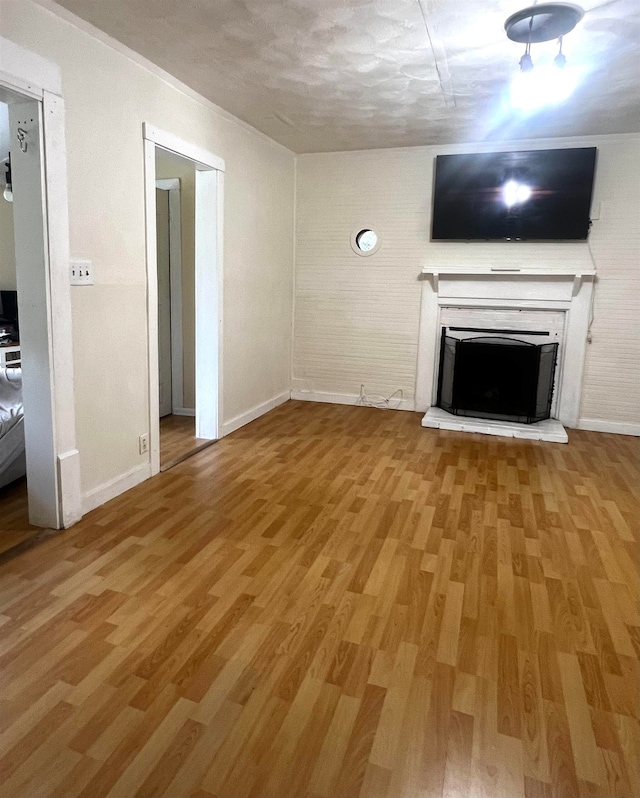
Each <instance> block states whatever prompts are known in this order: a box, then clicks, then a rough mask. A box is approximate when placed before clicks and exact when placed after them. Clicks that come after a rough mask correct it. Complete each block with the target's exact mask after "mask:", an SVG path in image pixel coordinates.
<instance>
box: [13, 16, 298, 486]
mask: <svg viewBox="0 0 640 798" xmlns="http://www.w3.org/2000/svg"><path fill="white" fill-rule="evenodd" d="M0 35H1V36H4V37H6V38H7V39H10V40H12V41H14V42H16V43H17V44H19V45H21V46H22V47H25V48H27V49H29V50H31V51H33V52H36V53H39V54H40V55H42V56H44V57H45V58H48V59H49V60H51V61H54V62H55V63H57V64H58V65H59V66H60V68H61V70H62V82H63V91H64V98H65V103H66V109H67V148H68V150H67V156H68V179H69V212H70V244H71V254H72V256H74V257H84V258H90V259H91V260H92V261H93V265H94V274H95V281H96V284H95V286H92V287H78V288H74V289H73V290H72V303H73V336H74V369H75V398H76V412H77V433H78V446H79V449H80V453H81V460H82V465H81V468H82V486H83V491H84V492H85V493H87V492H89V491H96V490H97V489H98V488H99V487H100V486H102V485H105V484H106V483H108V482H110V481H111V480H114V479H118V477H119V476H121V475H123V474H125V473H127V472H129V471H130V470H132V469H134V468H136V467H137V466H139V465H142V464H143V463H145V462H147V460H148V455H143V456H141V455H139V454H138V436H139V435H140V434H141V433H143V432H145V431H147V427H148V412H149V408H148V391H147V372H148V369H147V354H146V345H147V320H146V306H145V302H146V274H145V233H144V184H143V146H142V123H143V122H145V121H146V122H149V123H151V124H153V125H156V126H157V127H159V128H162V129H165V130H167V131H170V132H172V133H174V134H175V135H177V136H180V137H181V138H183V139H185V140H187V141H190V142H192V143H194V144H196V145H198V146H200V147H203V148H205V149H207V150H210V151H212V152H214V153H216V154H217V155H218V156H220V157H222V158H224V159H225V162H226V170H227V171H226V175H225V226H224V242H225V250H224V364H223V379H224V396H223V407H224V418H225V420H228V419H232V418H234V417H235V416H237V415H239V414H242V413H244V412H246V411H248V410H250V409H251V408H253V407H255V406H256V405H259V404H261V403H263V402H267V401H268V400H270V399H272V398H273V397H274V396H275V395H277V394H279V393H281V392H283V391H286V390H287V389H288V385H289V376H290V341H291V308H292V286H291V283H292V281H291V274H292V258H293V239H292V235H293V229H292V218H293V192H294V168H295V165H294V158H293V155H292V154H291V153H290V152H289V151H288V150H285V149H284V148H282V147H281V146H279V145H276V144H275V143H273V142H270V141H269V140H268V139H266V138H265V137H264V136H262V135H261V134H258V133H257V132H255V131H253V130H251V129H249V128H248V127H247V126H246V125H244V124H242V123H240V122H238V121H237V120H234V119H233V118H231V117H230V116H229V115H228V114H224V113H220V112H218V111H216V110H215V108H214V107H212V106H211V104H208V103H206V102H200V101H198V100H197V99H194V98H193V97H192V96H190V95H189V94H188V93H183V92H181V91H179V90H177V89H176V88H175V87H174V86H173V85H171V84H170V83H169V82H167V81H165V80H163V79H161V78H160V77H158V76H157V75H156V74H154V73H153V72H152V71H150V70H147V69H145V68H144V67H142V66H140V65H138V64H137V63H135V62H134V61H133V60H131V59H129V58H128V57H127V56H125V55H123V54H122V53H121V52H118V51H117V50H115V49H112V48H111V47H109V46H107V45H105V44H103V43H101V42H100V41H98V40H97V39H96V38H94V37H93V36H91V35H89V34H88V33H86V32H84V31H83V30H80V29H79V28H76V27H74V26H73V25H71V24H70V23H69V22H67V21H63V20H62V19H60V18H59V17H57V16H55V15H54V14H52V13H51V12H50V11H48V10H45V9H43V8H41V7H40V6H38V5H35V4H33V3H31V2H30V0H0Z"/></svg>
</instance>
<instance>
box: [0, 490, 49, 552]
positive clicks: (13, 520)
mask: <svg viewBox="0 0 640 798" xmlns="http://www.w3.org/2000/svg"><path fill="white" fill-rule="evenodd" d="M41 532H42V530H41V529H40V528H39V527H37V526H32V525H31V524H30V523H29V508H28V505H27V480H26V479H25V478H24V477H23V478H22V479H17V480H16V481H15V482H11V483H10V484H9V485H5V486H4V487H3V488H0V554H4V552H6V551H9V550H10V549H13V548H14V547H15V546H19V545H20V544H21V543H24V542H25V541H28V540H32V539H33V538H34V537H37V536H38V535H40V533H41Z"/></svg>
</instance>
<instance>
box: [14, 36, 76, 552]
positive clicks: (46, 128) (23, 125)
mask: <svg viewBox="0 0 640 798" xmlns="http://www.w3.org/2000/svg"><path fill="white" fill-rule="evenodd" d="M0 52H3V53H4V54H5V55H7V57H8V58H9V60H8V61H7V64H6V66H7V67H8V68H4V69H3V70H2V72H1V73H0V102H2V103H3V104H5V105H6V106H8V124H7V125H6V129H5V143H6V144H7V149H8V152H7V155H6V156H5V155H3V156H2V158H1V160H3V161H4V159H5V157H6V158H7V161H6V164H8V155H9V153H10V154H11V175H10V180H9V186H7V185H6V182H7V180H6V178H7V177H8V174H7V170H6V164H4V165H3V166H4V176H5V180H4V183H5V185H3V187H2V194H3V197H2V198H0V202H7V199H5V197H7V195H9V196H10V199H11V200H12V202H11V206H12V213H13V225H12V227H13V236H14V252H15V261H14V268H15V288H9V289H7V290H9V291H10V292H11V291H13V292H14V294H15V297H16V303H15V304H16V306H17V313H16V322H17V321H18V319H19V326H18V325H16V326H17V327H18V329H19V336H18V338H17V340H15V341H12V342H11V343H13V344H14V345H15V346H17V354H16V353H11V354H13V357H14V358H16V357H17V360H18V362H19V363H20V365H19V368H20V370H21V372H22V374H21V377H22V380H21V382H22V407H23V441H22V446H23V453H24V458H25V460H26V464H25V466H24V467H22V468H21V469H17V470H23V471H26V488H25V485H24V481H23V482H22V484H18V485H17V486H16V484H15V483H16V480H10V481H9V482H8V483H7V484H6V485H5V488H6V489H7V490H8V491H9V493H8V494H7V495H6V496H5V497H4V498H6V499H7V500H8V502H9V504H8V505H7V507H8V512H7V513H6V514H5V513H3V514H2V515H3V518H4V519H7V518H14V519H17V520H16V523H17V525H18V526H19V527H20V529H11V530H5V529H3V531H4V532H11V533H15V532H19V533H20V534H22V533H25V534H24V537H28V535H27V534H26V533H27V532H29V533H31V532H32V531H35V532H37V531H38V530H34V528H35V527H50V528H61V527H66V526H70V525H71V524H73V523H75V521H77V520H79V518H80V517H81V514H82V513H81V492H80V466H79V454H78V451H77V449H76V446H75V440H76V439H75V408H74V399H73V365H72V340H71V299H70V285H69V230H68V213H67V183H66V148H65V137H64V104H63V101H62V97H61V96H60V75H59V70H58V69H57V67H56V66H55V65H53V64H51V63H50V62H47V61H45V60H44V59H41V58H39V57H36V56H34V55H33V54H32V53H29V52H28V51H27V50H24V49H23V48H20V47H18V46H17V45H15V44H13V43H12V42H9V41H7V40H5V39H0ZM13 70H15V72H14V71H13ZM5 118H6V117H5ZM45 145H46V146H45ZM3 246H6V242H3ZM3 279H4V278H3ZM10 304H11V302H10V303H9V305H10ZM54 307H55V314H54V313H53V311H52V309H53V308H54ZM5 310H6V307H3V313H4V311H5ZM5 315H6V314H5ZM6 354H7V353H6V352H5V353H3V363H4V367H5V368H6V366H7V363H6V362H5V361H6V360H7V358H5V357H4V355H6ZM12 367H13V368H15V367H16V360H15V359H14V360H13V363H12ZM7 372H9V382H12V383H13V382H14V380H13V378H12V377H13V375H12V374H11V371H10V369H7V370H6V371H5V372H4V373H5V375H6V374H7ZM15 430H16V427H15V426H14V427H13V428H12V431H14V432H15ZM5 465H6V463H5ZM18 465H19V461H18V460H13V458H12V462H11V463H10V464H9V468H8V469H7V470H5V476H6V477H7V478H10V477H12V476H14V475H16V474H17V471H16V470H15V469H16V468H17V466H18ZM17 476H18V477H20V474H17ZM18 482H19V479H18ZM25 492H26V499H27V504H28V515H27V512H26V511H25V510H26V508H25V507H24V497H25ZM20 502H22V507H20V506H19V505H20ZM3 509H4V508H3ZM27 518H28V520H27ZM14 526H15V524H14ZM1 543H2V541H0V545H1ZM4 548H6V547H4Z"/></svg>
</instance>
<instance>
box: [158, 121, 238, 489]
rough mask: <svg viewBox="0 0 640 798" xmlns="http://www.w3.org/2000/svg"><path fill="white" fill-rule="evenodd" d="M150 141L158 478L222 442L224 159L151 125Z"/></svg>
mask: <svg viewBox="0 0 640 798" xmlns="http://www.w3.org/2000/svg"><path fill="white" fill-rule="evenodd" d="M144 137H145V184H146V217H147V273H148V291H149V304H148V308H149V401H150V405H149V407H150V420H149V429H150V445H151V466H152V473H157V472H158V471H159V470H162V471H164V470H166V469H167V468H170V467H172V466H173V465H176V464H177V463H178V462H182V461H183V460H184V459H186V458H187V457H190V456H191V455H192V454H194V453H195V452H197V451H200V450H201V449H202V448H204V447H205V446H208V445H210V444H211V443H213V442H214V441H215V440H217V438H218V431H219V421H220V413H221V374H220V371H221V369H220V364H221V347H222V340H221V326H222V312H221V307H222V304H221V293H222V191H223V169H224V163H223V162H222V161H220V159H217V158H216V156H213V155H212V154H210V153H206V152H204V151H201V150H198V149H197V148H195V147H192V146H191V145H189V144H188V143H186V142H183V141H181V140H178V139H176V138H175V137H173V136H172V135H171V134H165V133H163V132H162V131H158V130H157V129H155V128H150V126H147V125H145V126H144ZM192 154H193V155H194V156H195V157H190V156H191V155H192Z"/></svg>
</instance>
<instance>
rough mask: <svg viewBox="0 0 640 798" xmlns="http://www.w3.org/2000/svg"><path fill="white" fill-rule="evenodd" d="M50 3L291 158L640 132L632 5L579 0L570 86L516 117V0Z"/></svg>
mask: <svg viewBox="0 0 640 798" xmlns="http://www.w3.org/2000/svg"><path fill="white" fill-rule="evenodd" d="M58 4H59V5H61V6H63V7H64V8H66V9H68V10H69V11H72V12H74V13H75V14H77V15H78V16H79V17H81V18H83V19H84V20H86V21H88V22H90V23H92V24H93V25H95V26H96V27H98V28H100V29H101V30H103V31H104V32H106V33H108V34H109V35H110V36H112V37H113V38H115V39H117V40H119V41H120V42H122V43H123V44H126V45H128V46H129V47H131V48H132V49H133V50H136V51H137V52H138V53H140V54H142V55H143V56H145V57H146V58H148V59H149V60H150V61H152V62H154V63H155V64H157V65H158V66H160V67H162V68H163V69H165V70H167V71H168V72H170V73H171V74H173V75H175V76H176V77H177V78H179V79H180V80H181V81H183V82H184V83H186V84H187V85H188V86H190V87H191V88H193V89H195V90H196V91H198V92H200V93H201V94H203V95H204V96H205V97H207V98H209V99H210V100H212V101H213V102H215V103H217V104H218V105H220V106H222V107H223V108H225V109H226V110H227V111H230V112H231V113H233V114H235V115H236V116H238V117H240V118H241V119H244V120H245V121H246V122H248V123H250V124H251V125H253V126H254V127H256V128H258V129H259V130H261V131H263V132H264V133H266V134H267V135H269V136H271V137H272V138H274V139H275V140H276V141H279V142H281V143H282V144H284V145H285V146H287V147H289V148H290V149H292V150H294V151H296V152H317V151H327V150H347V149H367V148H374V147H398V146H412V145H419V144H430V143H432V144H435V143H451V142H464V141H482V140H485V139H487V140H495V139H517V138H537V137H544V136H570V135H586V134H596V133H624V132H634V131H638V130H640V81H639V80H638V77H639V74H638V73H639V64H640V41H639V40H640V35H639V30H640V3H639V2H638V0H602V2H599V0H585V4H584V6H583V7H584V8H585V10H586V14H585V17H584V19H583V20H582V22H580V23H579V24H578V26H577V27H576V29H575V30H574V31H573V32H572V33H571V34H569V35H568V36H567V37H566V38H565V45H564V52H565V54H566V56H567V59H568V61H569V64H571V65H572V66H580V67H581V68H582V69H583V71H584V75H583V78H582V82H581V84H580V85H579V87H578V88H577V90H576V91H575V93H574V95H573V96H572V98H571V99H570V100H568V101H566V102H565V103H564V104H562V105H561V106H556V107H554V108H553V109H552V110H550V111H545V112H544V113H542V112H541V113H537V114H535V115H530V116H527V117H522V116H521V115H518V114H515V113H514V112H512V111H510V110H508V109H507V107H506V102H505V96H506V95H505V93H506V89H507V87H508V84H509V80H510V78H511V77H512V76H513V75H514V74H516V73H517V71H518V60H519V58H520V55H521V54H522V51H523V46H522V45H520V44H515V43H513V42H510V41H509V40H508V39H507V37H506V35H505V33H504V28H503V25H504V20H505V18H506V17H507V16H509V15H510V14H512V13H514V12H515V11H517V10H519V9H520V8H522V7H523V6H525V5H526V2H519V0H515V1H514V0H180V1H179V2H177V0H108V2H107V1H106V0H58ZM532 55H533V58H534V61H537V62H538V63H539V62H540V59H542V58H543V57H546V56H548V57H550V58H552V57H553V55H555V46H554V43H547V44H543V45H534V46H533V49H532Z"/></svg>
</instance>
